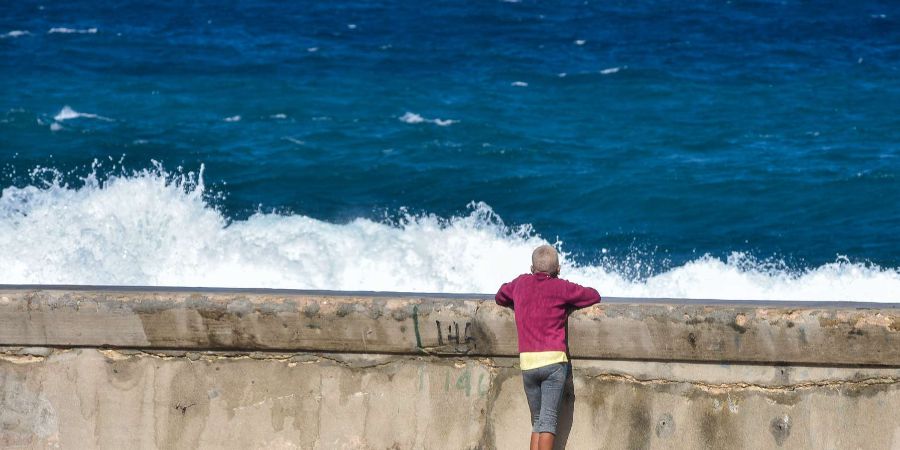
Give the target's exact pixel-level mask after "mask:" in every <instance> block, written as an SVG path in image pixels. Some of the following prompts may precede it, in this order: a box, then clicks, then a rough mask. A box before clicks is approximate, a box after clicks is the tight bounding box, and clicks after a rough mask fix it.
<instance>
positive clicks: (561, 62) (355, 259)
mask: <svg viewBox="0 0 900 450" xmlns="http://www.w3.org/2000/svg"><path fill="white" fill-rule="evenodd" d="M898 105H900V3H897V2H893V1H859V2H836V1H835V2H831V1H822V2H815V3H809V2H799V1H777V2H776V1H737V0H732V1H715V2H713V1H697V2H689V3H685V4H675V3H672V2H662V1H612V2H610V1H603V2H599V1H577V2H552V3H548V2H535V1H526V0H522V1H484V2H443V1H436V2H428V3H426V4H423V3H421V2H382V1H365V2H356V1H336V2H293V3H287V4H285V3H283V2H266V1H245V2H239V3H229V4H223V3H222V2H213V1H199V2H191V3H190V4H188V5H184V4H170V5H165V4H157V3H151V2H129V1H124V2H117V3H113V4H109V3H100V2H91V1H82V0H69V1H66V2H58V3H55V2H33V1H16V2H3V3H2V4H0V158H2V159H0V189H2V191H0V283H73V284H128V285H184V286H240V287H280V288H314V289H350V290H389V291H394V290H402V291H427V292H483V293H491V292H494V291H495V290H496V288H497V286H498V285H499V284H500V283H502V282H503V281H506V280H508V279H510V278H512V277H513V276H515V275H517V274H519V273H522V272H525V271H527V270H528V265H529V256H530V252H531V249H532V248H534V247H535V246H536V245H539V244H541V243H545V242H549V243H552V244H556V245H558V247H559V248H560V249H561V250H562V251H563V253H564V258H563V260H564V262H563V276H564V277H568V278H570V279H572V280H574V281H577V282H580V283H584V284H590V285H593V286H595V287H597V288H598V289H599V290H600V291H601V293H603V294H605V295H609V296H650V297H687V298H724V299H776V300H780V299H784V300H788V299H793V300H865V301H900V178H898V177H900V114H898V112H900V109H898V108H900V107H898Z"/></svg>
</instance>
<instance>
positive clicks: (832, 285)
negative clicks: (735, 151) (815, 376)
mask: <svg viewBox="0 0 900 450" xmlns="http://www.w3.org/2000/svg"><path fill="white" fill-rule="evenodd" d="M43 173H46V171H44V172H43ZM201 174H202V168H201V171H200V174H193V173H188V174H184V175H178V174H170V173H166V172H165V171H163V170H162V169H160V168H158V169H156V170H148V171H141V172H137V173H133V174H129V175H127V176H113V177H110V178H109V179H108V180H107V181H105V182H100V181H97V179H98V177H97V176H95V175H93V174H92V175H90V176H88V177H86V178H85V180H84V186H83V187H78V188H73V187H67V186H65V185H62V184H60V181H59V178H58V177H57V178H55V179H53V180H51V181H49V182H47V183H46V184H40V183H35V184H39V186H37V185H31V186H26V187H7V188H5V189H4V190H3V191H2V192H0V267H2V268H3V270H2V271H0V284H3V283H13V284H20V283H22V284H25V283H27V284H31V283H34V284H70V283H71V284H123V285H176V286H222V287H269V288H276V287H278V288H304V289H339V290H390V291H418V292H448V293H449V292H482V293H492V292H494V291H496V289H497V287H498V286H499V284H500V283H502V282H504V281H507V280H509V279H511V278H513V277H514V276H516V275H517V274H519V273H522V272H525V271H527V269H528V265H529V261H530V255H531V250H532V249H533V248H534V247H535V246H537V245H539V244H543V243H546V242H547V241H546V240H544V239H542V238H541V237H540V236H539V235H537V234H536V233H535V232H534V231H533V230H532V229H531V228H530V227H528V226H523V227H509V226H506V225H504V223H503V222H502V220H500V218H499V217H497V215H496V214H494V212H493V211H492V210H491V208H490V207H489V206H487V205H485V204H483V203H477V204H473V205H471V211H470V213H469V214H468V215H462V216H458V217H451V218H449V219H444V218H439V217H436V216H433V215H418V216H413V215H406V216H404V217H403V218H402V219H400V220H398V221H396V222H395V223H382V222H377V221H372V220H368V219H355V220H353V221H351V222H349V223H344V224H335V223H329V222H325V221H321V220H317V219H315V218H311V217H307V216H302V215H279V214H263V213H258V214H255V215H253V216H251V217H250V218H249V219H247V220H242V221H235V222H232V223H230V224H229V223H228V222H227V221H226V219H225V218H224V217H223V216H222V215H221V214H220V213H219V212H218V211H217V210H216V209H215V208H213V207H211V206H210V205H209V204H208V203H207V202H206V201H205V200H204V188H203V183H202V175H201ZM562 263H563V275H564V276H565V277H566V278H569V279H571V280H573V281H576V282H579V283H583V284H589V285H592V286H596V287H597V288H598V289H599V290H600V291H601V293H603V294H604V295H607V296H634V297H669V298H679V297H681V298H718V299H782V300H787V299H793V300H858V301H893V302H900V271H898V270H897V269H892V268H879V267H875V266H871V265H864V264H854V263H850V262H847V261H845V260H838V261H836V262H834V263H831V264H826V265H823V266H820V267H817V268H814V269H811V270H807V271H803V272H799V273H797V272H790V271H785V270H781V269H770V268H768V267H767V266H766V265H765V264H758V263H755V262H753V260H752V258H750V257H748V256H746V255H742V254H734V255H732V257H730V258H728V259H727V260H720V259H717V258H712V257H701V258H699V259H696V260H694V261H691V262H689V263H687V264H684V265H682V266H680V267H676V268H674V269H672V270H669V271H667V272H665V273H661V274H658V275H656V276H653V277H650V278H649V279H642V280H634V279H630V278H628V277H626V276H623V275H622V274H620V273H618V272H616V271H615V270H611V269H607V268H604V267H601V266H585V265H577V264H574V263H573V262H572V261H571V260H570V259H568V258H566V256H565V255H564V256H563V260H562Z"/></svg>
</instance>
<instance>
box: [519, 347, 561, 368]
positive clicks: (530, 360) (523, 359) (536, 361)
mask: <svg viewBox="0 0 900 450" xmlns="http://www.w3.org/2000/svg"><path fill="white" fill-rule="evenodd" d="M568 361H569V358H568V357H566V352H558V351H557V352H522V353H519V366H520V367H521V368H522V370H531V369H537V368H538V367H544V366H549V365H550V364H556V363H564V362H568Z"/></svg>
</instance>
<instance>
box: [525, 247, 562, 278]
mask: <svg viewBox="0 0 900 450" xmlns="http://www.w3.org/2000/svg"><path fill="white" fill-rule="evenodd" d="M531 271H532V272H544V273H548V274H550V275H556V274H558V273H559V254H558V253H556V249H555V248H553V247H552V246H550V245H546V244H545V245H542V246H540V247H538V248H536V249H534V252H533V253H532V254H531Z"/></svg>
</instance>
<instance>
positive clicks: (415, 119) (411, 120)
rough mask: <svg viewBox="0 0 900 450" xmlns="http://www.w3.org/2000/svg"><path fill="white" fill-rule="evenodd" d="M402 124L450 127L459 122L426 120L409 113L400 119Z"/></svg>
mask: <svg viewBox="0 0 900 450" xmlns="http://www.w3.org/2000/svg"><path fill="white" fill-rule="evenodd" d="M399 119H400V121H401V122H405V123H411V124H417V123H433V124H435V125H437V126H439V127H448V126H450V125H453V124H454V123H457V122H459V121H458V120H451V119H426V118H424V117H422V116H420V115H419V114H416V113H413V112H409V111H407V112H406V113H404V114H403V115H402V116H400V117H399Z"/></svg>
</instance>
